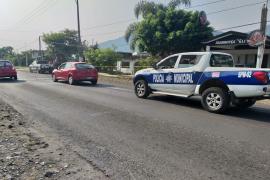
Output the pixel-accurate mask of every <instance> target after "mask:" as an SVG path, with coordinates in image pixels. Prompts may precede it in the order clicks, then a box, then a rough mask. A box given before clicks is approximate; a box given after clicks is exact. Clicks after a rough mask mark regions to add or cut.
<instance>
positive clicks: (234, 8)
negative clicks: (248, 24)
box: [207, 1, 265, 15]
mask: <svg viewBox="0 0 270 180" xmlns="http://www.w3.org/2000/svg"><path fill="white" fill-rule="evenodd" d="M263 3H265V1H261V2H257V3H250V4H245V5H242V6H237V7H233V8H228V9H223V10H220V11H214V12H210V13H207V15H213V14H218V13H222V12H226V11H231V10H236V9H240V8H244V7H250V6H255V5H259V4H263Z"/></svg>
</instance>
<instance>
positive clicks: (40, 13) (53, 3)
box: [23, 0, 57, 25]
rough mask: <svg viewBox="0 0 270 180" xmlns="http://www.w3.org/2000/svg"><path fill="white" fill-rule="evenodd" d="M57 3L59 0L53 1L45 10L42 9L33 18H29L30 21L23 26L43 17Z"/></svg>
mask: <svg viewBox="0 0 270 180" xmlns="http://www.w3.org/2000/svg"><path fill="white" fill-rule="evenodd" d="M56 3H57V0H51V1H50V3H48V4H47V6H45V7H44V8H43V9H41V10H40V11H38V12H36V13H35V14H34V15H33V16H32V17H29V19H28V20H26V21H25V22H24V23H23V24H24V25H25V24H29V23H30V22H31V21H32V20H34V19H35V18H37V17H39V16H41V15H43V14H44V13H46V12H47V10H48V9H49V8H51V7H52V6H54V5H55V4H56Z"/></svg>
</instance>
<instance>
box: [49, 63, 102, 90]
mask: <svg viewBox="0 0 270 180" xmlns="http://www.w3.org/2000/svg"><path fill="white" fill-rule="evenodd" d="M52 79H53V81H54V82H57V81H58V80H60V81H67V82H68V83H69V84H70V85H72V84H75V83H76V82H79V81H90V82H91V83H92V84H94V85H95V84H97V81H98V72H97V70H96V68H95V67H94V66H92V65H90V64H87V63H82V62H67V63H63V64H61V65H60V66H59V67H58V69H55V70H53V72H52Z"/></svg>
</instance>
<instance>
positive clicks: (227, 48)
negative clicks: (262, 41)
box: [202, 31, 270, 68]
mask: <svg viewBox="0 0 270 180" xmlns="http://www.w3.org/2000/svg"><path fill="white" fill-rule="evenodd" d="M248 36H249V34H246V33H241V32H236V31H228V32H225V33H222V34H220V35H218V36H215V37H213V38H211V39H209V40H207V41H205V42H202V43H203V45H204V48H205V49H204V50H206V51H219V52H224V53H229V54H232V55H233V57H234V59H235V63H236V65H237V66H239V67H256V62H257V52H258V48H256V47H252V46H250V45H249V44H248V41H247V40H248ZM262 68H270V37H267V39H266V45H265V53H264V58H263V62H262Z"/></svg>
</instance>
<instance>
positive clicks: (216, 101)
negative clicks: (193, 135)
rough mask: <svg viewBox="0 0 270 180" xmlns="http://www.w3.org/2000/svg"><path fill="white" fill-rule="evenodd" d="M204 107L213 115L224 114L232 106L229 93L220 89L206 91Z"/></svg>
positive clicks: (213, 88) (203, 98)
mask: <svg viewBox="0 0 270 180" xmlns="http://www.w3.org/2000/svg"><path fill="white" fill-rule="evenodd" d="M201 103H202V106H203V108H204V109H206V110H207V111H209V112H212V113H223V112H225V111H226V110H227V108H228V107H229V104H230V98H229V95H228V93H227V92H226V91H225V90H224V89H222V88H219V87H212V88H208V89H206V90H205V91H204V92H203V93H202V100H201Z"/></svg>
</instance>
